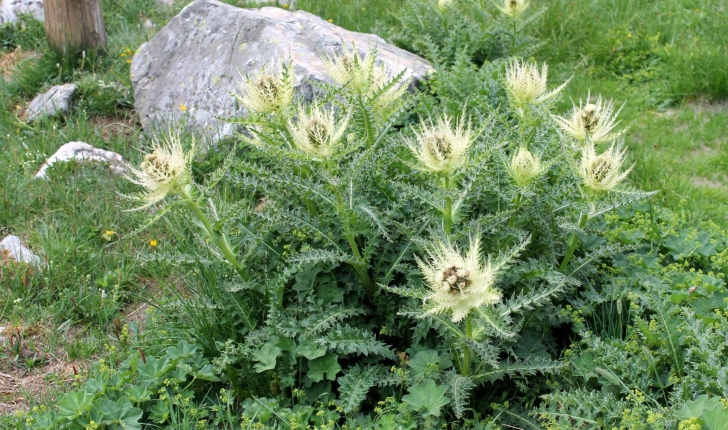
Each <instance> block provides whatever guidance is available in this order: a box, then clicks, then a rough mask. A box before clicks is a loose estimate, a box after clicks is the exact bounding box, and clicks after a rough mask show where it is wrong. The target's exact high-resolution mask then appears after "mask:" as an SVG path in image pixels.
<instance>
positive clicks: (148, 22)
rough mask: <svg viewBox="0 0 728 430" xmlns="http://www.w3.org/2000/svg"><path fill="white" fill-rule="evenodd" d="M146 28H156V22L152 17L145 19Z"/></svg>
mask: <svg viewBox="0 0 728 430" xmlns="http://www.w3.org/2000/svg"><path fill="white" fill-rule="evenodd" d="M144 28H146V29H147V30H151V29H153V28H154V23H153V22H152V20H151V19H148V18H147V19H145V20H144Z"/></svg>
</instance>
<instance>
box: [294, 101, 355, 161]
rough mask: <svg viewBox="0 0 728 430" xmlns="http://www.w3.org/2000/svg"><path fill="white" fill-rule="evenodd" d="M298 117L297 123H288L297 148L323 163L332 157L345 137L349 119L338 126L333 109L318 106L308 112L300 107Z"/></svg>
mask: <svg viewBox="0 0 728 430" xmlns="http://www.w3.org/2000/svg"><path fill="white" fill-rule="evenodd" d="M296 116H297V121H296V122H295V123H294V122H292V121H289V123H288V129H289V130H290V131H291V135H292V136H293V143H294V145H295V146H296V148H298V149H299V150H300V151H302V152H304V153H305V154H307V155H309V156H310V157H311V158H313V159H314V160H318V161H323V160H326V159H328V158H329V157H331V155H333V154H334V152H335V150H336V144H337V143H338V142H339V140H341V137H342V136H343V135H344V131H345V130H346V127H347V125H348V123H349V118H348V117H347V118H345V119H343V120H341V121H340V122H339V124H338V126H337V124H336V120H335V115H334V111H333V109H330V110H329V109H325V108H322V107H320V106H318V105H314V106H313V107H311V108H310V109H308V110H307V109H305V108H304V107H303V106H299V108H298V113H297V115H296Z"/></svg>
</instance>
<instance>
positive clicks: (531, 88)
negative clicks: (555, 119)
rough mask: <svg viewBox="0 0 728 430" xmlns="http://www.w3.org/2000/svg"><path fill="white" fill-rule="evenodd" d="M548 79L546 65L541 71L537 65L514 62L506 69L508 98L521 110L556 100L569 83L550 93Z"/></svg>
mask: <svg viewBox="0 0 728 430" xmlns="http://www.w3.org/2000/svg"><path fill="white" fill-rule="evenodd" d="M547 78H548V66H547V65H546V63H544V64H543V65H542V66H541V70H539V68H538V65H537V64H536V63H526V62H520V61H518V60H513V62H511V64H509V65H508V68H507V69H506V80H505V85H506V91H507V92H508V98H509V99H510V101H511V103H512V104H513V105H514V106H515V107H516V108H518V109H519V110H522V109H523V108H524V107H526V106H529V105H540V104H544V103H547V102H550V101H553V100H555V99H556V97H557V96H558V95H559V93H561V90H562V89H564V87H565V86H566V84H567V83H568V81H566V82H564V83H563V84H561V85H560V86H559V87H557V88H556V89H554V90H551V91H548V87H547V85H546V84H547V82H546V81H547Z"/></svg>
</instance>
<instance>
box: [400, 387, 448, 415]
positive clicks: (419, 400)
mask: <svg viewBox="0 0 728 430" xmlns="http://www.w3.org/2000/svg"><path fill="white" fill-rule="evenodd" d="M445 391H447V388H445V387H443V386H439V385H437V384H435V381H433V380H432V379H428V380H427V381H426V382H425V383H424V384H419V385H415V386H414V387H412V388H410V390H409V394H407V395H405V396H403V397H402V401H403V402H405V403H407V404H408V405H409V407H410V408H411V409H412V410H414V411H417V412H419V413H421V414H422V416H423V417H427V416H430V415H432V416H438V415H440V408H442V407H443V406H445V405H447V404H448V403H449V402H450V400H449V399H448V398H447V397H446V396H445Z"/></svg>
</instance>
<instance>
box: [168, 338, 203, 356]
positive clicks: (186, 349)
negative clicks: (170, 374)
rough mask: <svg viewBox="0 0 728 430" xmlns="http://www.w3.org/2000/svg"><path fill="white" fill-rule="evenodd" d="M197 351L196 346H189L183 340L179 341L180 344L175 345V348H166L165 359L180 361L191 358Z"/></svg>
mask: <svg viewBox="0 0 728 430" xmlns="http://www.w3.org/2000/svg"><path fill="white" fill-rule="evenodd" d="M196 351H197V346H195V345H190V344H189V343H187V342H185V341H184V340H182V341H180V343H178V344H177V346H170V347H169V348H167V357H169V359H170V360H180V359H185V358H189V357H192V355H194V353H195V352H196Z"/></svg>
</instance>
